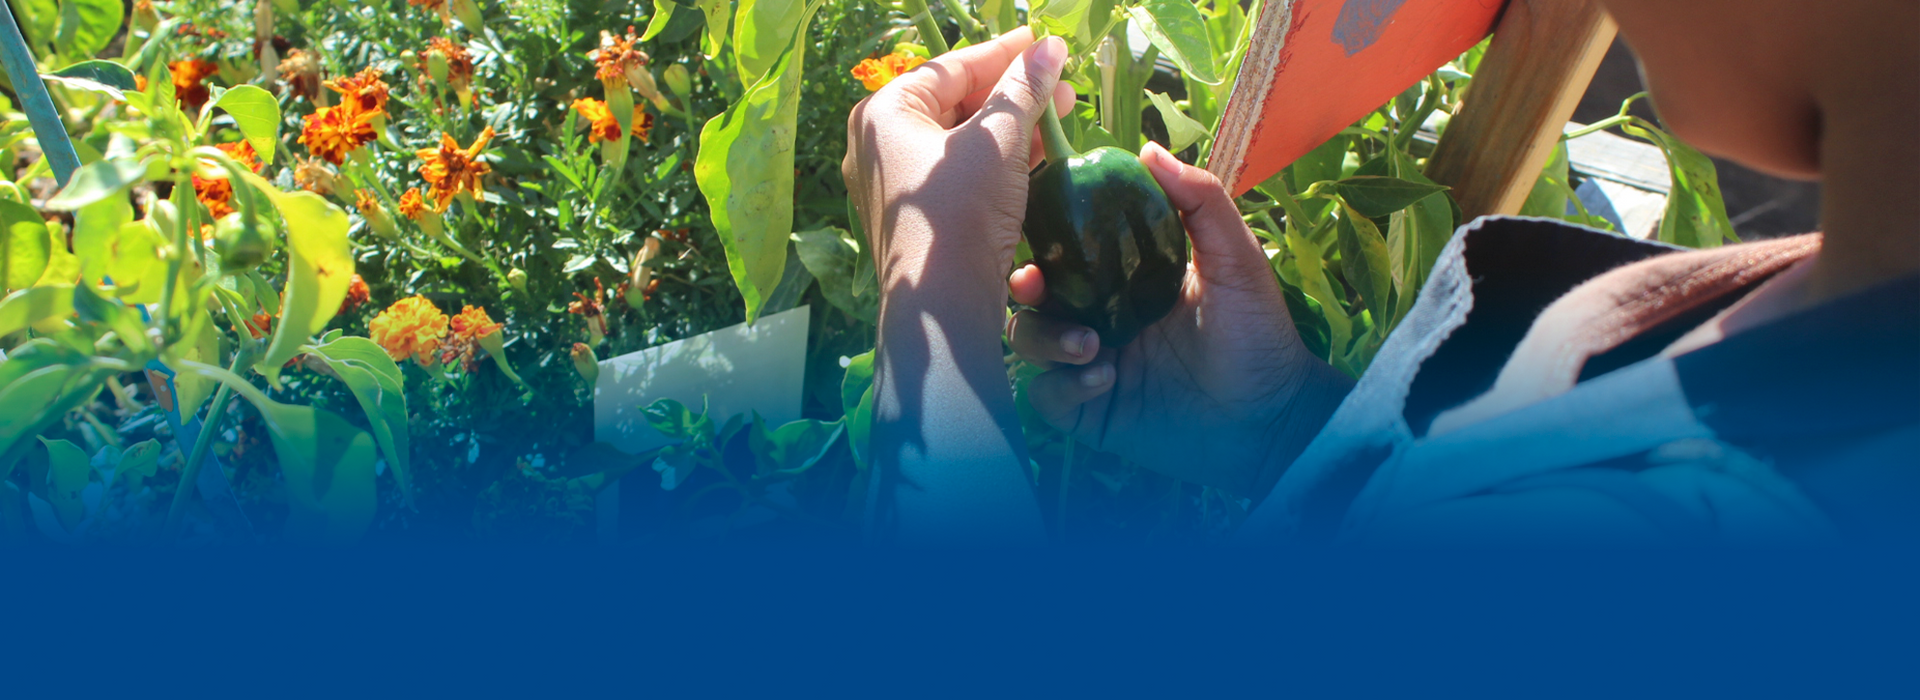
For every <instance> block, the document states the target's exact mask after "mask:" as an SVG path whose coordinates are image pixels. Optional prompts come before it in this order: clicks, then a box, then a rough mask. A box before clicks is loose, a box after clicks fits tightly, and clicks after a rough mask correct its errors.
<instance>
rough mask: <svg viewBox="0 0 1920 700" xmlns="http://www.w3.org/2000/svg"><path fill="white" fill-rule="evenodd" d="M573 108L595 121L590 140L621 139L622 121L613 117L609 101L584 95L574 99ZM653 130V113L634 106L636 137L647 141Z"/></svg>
mask: <svg viewBox="0 0 1920 700" xmlns="http://www.w3.org/2000/svg"><path fill="white" fill-rule="evenodd" d="M573 110H574V111H576V112H579V113H580V116H581V117H584V118H585V119H587V120H588V121H591V122H593V126H592V127H589V129H588V131H587V141H588V142H590V143H599V142H601V141H618V140H620V122H619V121H617V120H615V119H614V118H613V110H612V109H611V108H609V107H607V103H605V102H601V101H599V100H596V99H593V98H591V97H582V98H580V99H577V100H574V101H573ZM652 130H653V115H652V114H648V113H647V112H646V111H645V110H643V109H641V108H639V107H635V108H633V136H634V138H637V139H640V140H641V141H645V140H647V134H648V133H649V132H651V131H652Z"/></svg>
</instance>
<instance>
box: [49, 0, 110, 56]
mask: <svg viewBox="0 0 1920 700" xmlns="http://www.w3.org/2000/svg"><path fill="white" fill-rule="evenodd" d="M125 11H126V8H125V7H123V6H122V5H121V4H120V0H61V2H60V27H59V29H57V30H55V34H54V38H53V48H54V50H55V51H59V52H60V55H61V56H65V57H67V58H69V59H87V58H93V55H94V54H96V53H99V52H100V50H101V49H103V48H106V47H107V42H109V41H112V40H113V35H114V34H115V33H117V32H119V31H120V21H121V20H122V19H124V18H125V14H124V13H125Z"/></svg>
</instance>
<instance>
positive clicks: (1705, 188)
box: [1621, 125, 1740, 248]
mask: <svg viewBox="0 0 1920 700" xmlns="http://www.w3.org/2000/svg"><path fill="white" fill-rule="evenodd" d="M1621 129H1622V130H1623V131H1625V132H1627V133H1628V134H1631V135H1633V136H1638V137H1641V138H1644V139H1647V140H1650V141H1653V142H1654V143H1655V144H1657V145H1659V146H1660V150H1662V151H1665V152H1666V154H1667V171H1668V173H1669V174H1670V175H1671V176H1672V178H1673V186H1672V187H1671V188H1669V189H1668V191H1667V211H1666V214H1665V215H1663V216H1661V217H1660V233H1659V238H1660V240H1661V241H1664V242H1667V243H1673V244H1676V245H1683V246H1688V247H1691V248H1712V247H1716V246H1718V245H1720V244H1721V243H1723V242H1726V241H1734V242H1738V241H1739V240H1740V236H1739V235H1738V234H1735V233H1734V231H1733V224H1732V222H1730V221H1728V220H1727V202H1726V200H1725V199H1724V198H1722V197H1721V194H1720V175H1719V172H1718V171H1717V170H1716V169H1715V168H1714V165H1713V159H1711V158H1708V157H1707V156H1706V155H1705V154H1702V153H1701V152H1699V151H1696V150H1694V148H1693V147H1692V146H1688V145H1687V144H1686V142H1684V141H1681V140H1680V139H1678V138H1675V137H1674V136H1673V135H1672V134H1669V133H1667V132H1665V131H1661V130H1659V129H1656V128H1653V127H1652V126H1644V127H1642V126H1641V125H1624V126H1622V127H1621Z"/></svg>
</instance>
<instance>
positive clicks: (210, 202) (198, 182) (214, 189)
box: [193, 141, 260, 219]
mask: <svg viewBox="0 0 1920 700" xmlns="http://www.w3.org/2000/svg"><path fill="white" fill-rule="evenodd" d="M215 148H219V149H220V150H222V151H225V152H226V154H227V155H229V156H232V157H233V159H234V160H235V161H238V162H239V163H240V165H242V166H245V167H247V168H250V169H252V170H253V171H254V172H256V173H257V172H260V156H259V155H258V154H256V153H254V152H253V144H251V143H248V142H246V141H235V142H233V143H223V144H220V145H218V146H215ZM193 196H194V198H196V199H199V200H200V203H201V204H204V205H206V207H207V212H208V213H209V214H212V215H213V218H215V219H219V218H221V217H224V216H226V215H228V214H232V213H233V183H231V182H228V181H227V177H226V176H225V175H217V176H214V177H201V176H199V175H195V176H193Z"/></svg>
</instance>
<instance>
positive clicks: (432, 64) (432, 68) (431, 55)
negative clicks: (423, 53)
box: [427, 51, 452, 83]
mask: <svg viewBox="0 0 1920 700" xmlns="http://www.w3.org/2000/svg"><path fill="white" fill-rule="evenodd" d="M450 70H452V69H451V68H450V67H449V66H448V65H447V55H446V54H445V53H441V52H439V51H428V52H427V75H431V76H433V81H434V82H436V83H445V82H447V75H448V73H449V71H450Z"/></svg>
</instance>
